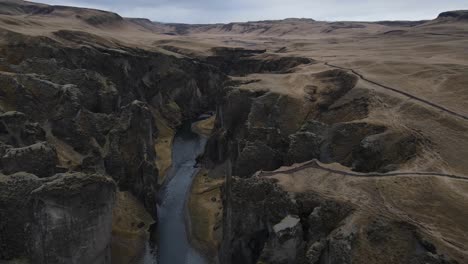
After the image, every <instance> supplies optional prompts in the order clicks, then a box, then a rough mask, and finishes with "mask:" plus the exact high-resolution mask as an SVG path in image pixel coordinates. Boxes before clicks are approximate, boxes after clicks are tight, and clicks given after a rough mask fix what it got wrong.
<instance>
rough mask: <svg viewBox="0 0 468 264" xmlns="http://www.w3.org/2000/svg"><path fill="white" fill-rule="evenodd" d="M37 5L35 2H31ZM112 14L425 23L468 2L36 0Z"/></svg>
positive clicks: (218, 19) (215, 19)
mask: <svg viewBox="0 0 468 264" xmlns="http://www.w3.org/2000/svg"><path fill="white" fill-rule="evenodd" d="M32 1H34V0H32ZM37 1H38V2H43V3H48V4H54V5H71V6H80V7H91V8H97V9H103V10H110V11H113V12H116V13H119V14H120V15H122V16H124V17H144V18H149V19H151V20H153V21H160V22H180V23H215V22H242V21H254V20H265V19H283V18H288V17H305V18H313V19H316V20H327V21H337V20H354V21H376V20H421V19H432V18H435V17H436V16H437V15H438V14H439V13H440V12H443V11H448V10H457V9H468V0H327V1H325V0H237V1H235V0H37Z"/></svg>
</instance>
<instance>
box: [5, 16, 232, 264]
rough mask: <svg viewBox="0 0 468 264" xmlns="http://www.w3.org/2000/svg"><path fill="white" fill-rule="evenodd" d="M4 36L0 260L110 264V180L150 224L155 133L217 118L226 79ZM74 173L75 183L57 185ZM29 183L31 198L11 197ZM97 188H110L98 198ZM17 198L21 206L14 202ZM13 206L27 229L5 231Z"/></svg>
mask: <svg viewBox="0 0 468 264" xmlns="http://www.w3.org/2000/svg"><path fill="white" fill-rule="evenodd" d="M54 12H55V11H54ZM98 20H99V19H98ZM93 21H94V20H93ZM97 22H99V21H97ZM2 33H3V34H4V37H3V40H5V41H6V42H5V43H3V44H2V46H1V47H0V54H1V57H2V60H1V64H2V66H1V67H2V68H3V69H4V71H2V73H1V74H0V84H1V85H2V89H1V96H0V111H1V114H0V141H1V148H0V154H1V155H0V156H1V157H0V161H1V162H0V164H1V166H0V169H1V171H2V173H3V174H4V175H3V176H2V177H3V178H2V179H3V180H2V183H3V182H6V183H5V184H6V185H5V188H2V190H4V189H6V191H7V193H2V195H4V196H5V197H8V201H6V202H5V204H4V205H3V206H2V208H1V209H2V210H3V209H4V208H5V210H6V211H4V212H3V213H2V217H1V219H2V220H0V222H1V226H2V227H4V228H2V229H1V230H2V235H1V237H2V243H1V245H2V256H1V259H14V258H24V257H26V258H31V259H32V258H34V259H35V261H37V263H110V262H109V261H110V252H109V249H110V242H111V241H110V240H111V239H110V228H111V219H112V209H113V196H114V193H115V188H114V187H112V186H113V182H112V181H111V180H110V179H108V178H104V176H108V177H110V178H112V180H113V181H115V183H116V184H117V186H118V188H119V189H120V190H122V191H130V192H131V193H132V194H133V195H134V196H135V197H136V198H137V199H138V200H139V201H140V202H141V203H142V204H143V205H144V206H145V208H146V209H147V210H148V211H149V212H151V214H152V216H153V217H155V216H156V214H157V212H156V206H155V205H156V198H155V197H156V196H157V193H158V190H159V183H158V174H159V170H158V167H157V165H156V164H157V163H156V160H157V158H158V153H157V152H158V150H157V149H156V148H155V146H156V140H157V138H158V137H159V129H158V127H157V124H158V123H160V124H164V125H167V126H169V127H173V128H175V127H176V126H178V124H180V122H181V121H182V120H183V119H186V118H192V117H195V116H197V115H198V114H199V113H201V112H202V111H205V110H207V109H210V108H211V109H213V108H214V105H215V102H216V100H217V97H218V96H219V95H221V94H222V88H223V86H222V83H223V81H224V80H225V77H224V75H223V74H222V73H220V72H219V71H218V70H217V69H216V68H214V67H212V66H210V65H206V64H203V63H196V62H194V61H192V60H189V59H177V58H174V57H170V56H167V55H163V54H159V53H153V52H147V51H143V50H136V49H130V48H126V47H121V49H119V50H117V49H110V48H103V47H101V46H99V45H96V46H87V45H84V46H80V45H76V43H75V44H69V45H64V44H63V43H60V42H58V41H56V40H53V39H51V38H47V37H28V36H24V35H21V34H18V33H13V32H9V31H6V30H3V31H2ZM56 36H58V37H64V38H65V39H66V41H69V42H72V41H77V39H76V38H74V37H70V36H78V37H79V38H86V35H83V34H79V33H76V34H75V33H74V32H68V33H67V34H66V35H63V34H57V35H56ZM200 73H203V74H200ZM156 119H158V120H156ZM67 171H69V172H70V173H71V174H70V175H71V176H68V174H56V173H60V172H67ZM22 172H28V173H31V174H24V173H23V174H21V173H22ZM75 172H82V173H83V174H76V173H75ZM15 173H20V174H15ZM24 175H27V176H24ZM93 175H96V176H93ZM97 175H101V176H97ZM36 176H37V177H41V178H43V180H41V179H38V178H37V177H36ZM10 177H11V179H10ZM23 178H24V179H23ZM101 178H102V179H101ZM23 181H27V182H28V184H26V185H25V186H24V187H22V188H24V189H17V188H14V187H12V186H14V185H17V184H21V183H20V182H23ZM100 181H105V182H106V184H107V185H108V186H106V187H102V190H100V189H99V188H100V187H99V184H101V183H100ZM97 190H99V192H97ZM95 192H97V193H95ZM61 193H62V194H61ZM79 193H81V194H79ZM61 195H63V197H62V196H61ZM67 195H69V196H67ZM19 197H26V199H25V201H17V202H16V201H14V200H15V199H19ZM28 197H30V198H28ZM80 197H81V198H80ZM87 199H93V203H89V204H88V203H87ZM80 201H81V203H82V205H81V206H82V207H79V203H80ZM18 202H21V203H22V205H24V206H23V207H24V211H21V212H18V213H17V214H16V215H15V216H14V218H15V219H16V218H18V219H19V218H21V216H25V215H28V217H25V218H24V219H22V220H21V221H18V222H17V223H14V225H15V227H14V228H9V225H11V224H13V223H10V222H11V219H13V218H11V217H7V215H8V214H10V212H11V210H12V209H13V208H15V207H11V206H12V205H18V204H17V203H18ZM56 218H57V219H56ZM51 219H52V220H53V222H52V223H53V224H52V225H50V223H49V221H50V220H51ZM85 225H86V226H88V228H87V229H86V231H84V226H85ZM89 226H91V227H92V228H91V227H89ZM26 227H27V228H29V229H28V230H31V231H30V232H29V231H28V232H25V231H24V230H26ZM148 228H149V227H148V226H147V227H146V229H148ZM20 231H21V232H20ZM15 232H17V233H18V234H15ZM15 241H16V242H15ZM22 241H29V242H30V243H33V242H34V243H35V244H34V245H31V246H28V245H29V244H24V245H21V242H22ZM63 241H68V242H67V243H63ZM29 242H28V243H29ZM77 248H82V250H76V249H77ZM43 249H47V250H43ZM72 249H73V250H72Z"/></svg>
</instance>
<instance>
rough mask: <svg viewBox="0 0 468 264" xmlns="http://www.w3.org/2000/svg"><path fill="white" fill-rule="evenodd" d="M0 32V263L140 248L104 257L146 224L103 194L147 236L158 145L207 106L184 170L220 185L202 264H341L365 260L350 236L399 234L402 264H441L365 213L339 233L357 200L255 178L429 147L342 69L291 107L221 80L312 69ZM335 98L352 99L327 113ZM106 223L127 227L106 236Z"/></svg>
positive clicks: (375, 160)
mask: <svg viewBox="0 0 468 264" xmlns="http://www.w3.org/2000/svg"><path fill="white" fill-rule="evenodd" d="M2 33H3V34H7V35H8V36H9V37H8V40H9V41H10V42H9V43H6V44H4V45H3V46H2V47H1V49H0V57H1V61H0V67H1V69H2V71H1V73H0V85H2V90H1V94H0V106H1V109H0V110H1V114H0V141H1V145H0V154H1V155H0V156H1V157H2V158H1V159H2V160H1V164H2V170H3V173H4V174H5V175H3V174H2V175H0V187H1V188H0V198H1V199H0V203H1V206H0V219H1V220H0V259H2V260H3V259H5V260H16V259H26V260H29V261H30V263H91V264H93V263H96V264H97V263H131V261H132V260H134V259H135V258H138V256H139V255H140V254H141V250H142V247H138V246H135V247H134V248H132V250H129V251H128V252H124V251H119V252H113V251H112V250H113V249H114V250H115V249H116V248H118V247H113V241H116V240H119V241H124V243H125V241H131V240H143V241H145V240H146V239H148V238H147V237H146V236H147V235H148V234H147V233H148V230H149V228H150V225H151V224H153V223H151V221H150V220H147V219H146V220H144V221H143V220H142V219H143V218H144V217H143V216H141V217H140V216H138V217H136V218H135V219H131V218H132V217H133V214H132V215H131V217H130V219H126V217H127V216H128V215H126V216H122V215H121V214H124V215H125V214H126V211H125V210H123V209H122V210H117V211H116V208H119V207H120V206H122V204H121V202H125V201H126V199H125V198H124V199H116V197H117V196H118V195H120V194H119V193H123V192H126V193H130V194H131V196H133V197H134V198H135V200H136V201H138V203H140V204H141V205H142V207H143V208H144V209H145V210H146V213H148V214H149V215H150V216H151V218H152V221H156V223H155V225H156V226H158V224H159V223H158V222H157V219H158V214H159V213H165V212H158V210H157V207H156V204H158V199H157V197H159V196H160V195H161V186H162V183H163V182H164V180H162V179H164V176H166V175H169V176H170V175H171V172H170V166H167V164H171V162H172V164H176V165H177V164H178V163H177V159H178V158H179V156H171V155H167V154H164V155H163V154H162V153H167V149H164V148H168V146H169V148H172V147H173V144H172V140H174V136H175V135H176V131H177V129H179V128H180V126H181V125H182V124H184V122H188V121H189V120H194V119H196V118H197V117H198V116H199V115H200V114H202V113H205V112H207V111H213V112H215V114H216V120H215V121H214V127H213V130H212V133H211V134H210V137H209V138H208V139H207V143H206V149H205V152H204V153H200V154H201V155H200V156H199V157H197V158H196V160H197V161H198V162H199V166H202V167H203V168H204V169H205V170H207V171H209V172H210V174H209V177H213V178H217V179H224V178H226V182H227V184H224V185H223V186H222V187H221V188H220V189H221V193H222V194H221V196H222V199H223V200H222V216H223V220H222V223H221V226H222V230H223V236H222V238H221V240H220V241H218V244H219V248H216V249H215V252H216V253H215V255H216V256H214V257H213V256H211V258H210V259H214V262H219V263H226V264H228V263H234V264H235V263H246V264H249V263H351V262H352V260H356V259H357V260H362V259H364V257H363V258H362V259H360V258H359V256H358V257H356V258H355V256H354V255H353V254H354V253H355V252H354V251H353V247H354V246H356V245H357V244H359V241H377V242H376V243H380V244H379V245H381V247H382V248H385V247H386V246H387V245H390V244H392V243H395V241H396V240H392V237H391V235H390V234H398V235H401V237H405V238H407V241H409V242H408V244H411V245H404V246H403V248H404V249H402V253H401V254H402V255H404V257H405V259H407V260H408V261H413V262H412V263H450V262H449V260H446V258H445V256H442V255H438V254H437V250H436V249H435V248H436V247H435V246H434V245H433V244H432V243H431V242H429V240H428V239H426V238H425V237H423V236H422V235H421V234H420V233H419V232H418V229H417V227H416V226H413V225H411V224H410V223H406V222H394V221H393V220H392V219H390V220H389V219H386V218H381V217H379V216H378V215H369V216H367V215H366V217H368V218H369V222H366V223H363V224H361V225H360V227H362V229H363V230H365V231H363V232H364V233H358V232H354V231H349V230H345V229H343V228H342V227H343V226H344V225H345V224H349V222H346V221H351V220H353V219H354V217H356V215H358V214H364V213H362V211H359V210H358V209H357V207H356V205H354V204H352V203H350V202H349V201H343V200H337V199H334V198H327V197H324V196H322V195H320V194H318V193H313V192H305V193H302V194H297V193H294V194H292V193H288V192H287V191H285V190H284V189H282V187H281V186H279V185H278V184H277V182H276V181H275V180H274V179H267V178H261V177H256V176H257V175H256V173H257V172H258V171H273V170H276V169H278V168H280V167H281V166H290V165H293V164H296V163H301V162H305V161H309V160H313V159H317V160H319V161H322V162H324V163H331V162H337V163H340V164H341V165H343V166H346V167H349V168H351V169H352V170H354V171H357V172H370V171H372V172H375V171H377V172H388V171H393V170H395V168H397V167H398V166H399V164H401V163H404V162H406V161H408V160H410V159H412V158H413V157H414V156H415V154H416V153H418V151H419V147H420V143H421V142H425V141H427V140H428V139H426V138H419V137H417V136H415V134H413V133H409V132H405V131H397V130H394V129H392V128H391V127H386V126H385V125H376V124H371V123H368V122H366V120H365V117H366V115H367V113H368V107H369V105H370V104H371V102H369V101H368V99H367V98H366V97H365V96H363V95H362V93H363V91H362V90H358V89H354V88H355V85H356V83H357V77H356V76H354V75H352V74H351V73H348V72H346V71H343V70H338V69H334V70H327V71H323V72H320V73H318V74H317V75H316V79H317V82H320V83H322V84H324V85H325V87H327V88H329V89H327V90H321V89H320V88H319V87H317V86H314V84H311V85H310V86H308V87H307V88H306V89H305V90H306V91H305V92H306V94H307V96H306V97H305V98H296V97H292V96H288V95H285V94H279V93H275V92H269V91H253V90H245V89H242V87H240V86H241V85H242V83H240V82H236V81H233V80H231V79H230V77H228V75H227V74H230V75H242V76H244V75H247V74H251V73H274V74H286V73H288V72H290V71H293V70H294V67H297V66H299V65H302V64H309V63H315V62H314V61H313V60H310V59H302V58H298V57H282V58H277V57H275V56H266V55H262V54H264V51H255V50H253V51H252V50H242V49H234V50H231V49H223V48H217V49H215V50H214V51H215V54H216V55H215V56H213V57H208V58H191V59H190V58H177V57H174V56H170V55H166V54H162V53H157V52H149V51H145V50H140V49H135V48H129V47H124V46H121V47H119V48H118V49H116V48H106V47H103V46H101V45H89V44H88V45H83V46H80V45H76V44H71V45H64V44H63V43H60V42H58V41H56V40H54V39H51V38H46V37H26V36H23V35H20V34H16V33H13V32H2ZM67 37H69V35H67ZM239 58H240V59H239ZM345 94H347V95H349V94H351V95H352V96H351V98H352V100H348V101H345V102H343V103H341V104H338V105H336V104H335V103H336V102H337V101H338V100H340V99H341V98H342V97H343V96H344V95H345ZM343 113H346V114H343ZM176 137H177V136H176ZM175 140H178V138H176V139H175ZM174 144H177V143H174ZM163 151H164V152H163ZM169 153H171V152H170V151H169ZM197 154H198V153H197ZM35 157H39V158H38V159H35ZM171 157H172V158H171ZM165 159H166V160H165ZM169 159H170V160H169ZM12 160H14V162H13V161H12ZM162 164H165V165H164V166H165V167H164V166H163V165H162ZM188 165H189V166H193V165H195V164H192V163H189V164H188ZM231 174H232V175H231ZM125 197H127V196H125ZM128 200H130V199H128ZM122 208H124V207H122ZM89 212H93V213H91V214H90V213H89ZM116 212H117V213H116ZM355 212H357V213H356V214H354V213H355ZM135 215H137V214H135ZM118 219H125V221H128V225H126V224H124V223H123V222H121V223H120V225H119V229H118V230H117V229H116V228H115V225H116V224H115V221H117V220H118ZM366 219H367V218H366ZM113 221H114V225H113ZM122 221H124V220H122ZM344 223H345V224H344ZM113 227H114V228H113ZM363 234H365V237H364V238H363V236H364V235H363ZM116 237H117V238H116ZM142 237H143V239H142ZM386 237H390V238H388V239H387V238H386ZM63 241H67V243H64V242H63ZM90 245H91V246H90ZM392 245H393V244H392ZM414 245H415V246H414ZM164 246H165V245H159V246H158V248H159V249H160V248H163V247H164ZM119 247H121V245H120V246H119ZM413 247H416V248H417V250H416V249H414V248H413ZM45 248H47V249H48V250H44V249H45ZM78 248H79V249H80V250H77V249H78ZM407 248H410V249H408V250H407ZM413 249H414V250H413ZM354 258H355V259H354ZM70 260H71V262H70ZM31 261H32V262H31ZM427 261H429V262H427Z"/></svg>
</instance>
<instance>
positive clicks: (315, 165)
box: [257, 159, 468, 181]
mask: <svg viewBox="0 0 468 264" xmlns="http://www.w3.org/2000/svg"><path fill="white" fill-rule="evenodd" d="M306 168H315V169H320V170H324V171H328V172H331V173H336V174H341V175H346V176H350V177H359V178H381V177H396V176H435V177H444V178H451V179H457V180H464V181H468V177H466V176H461V175H454V174H446V173H437V172H394V173H378V172H374V173H366V174H363V173H353V172H349V171H342V170H336V169H330V168H327V167H325V166H322V165H320V164H319V163H318V162H317V160H315V159H314V160H311V161H308V162H306V163H304V164H302V165H300V166H298V167H294V168H291V169H287V170H281V171H260V172H259V173H258V174H257V175H258V176H273V175H275V174H280V173H282V174H291V173H294V172H297V171H300V170H303V169H306Z"/></svg>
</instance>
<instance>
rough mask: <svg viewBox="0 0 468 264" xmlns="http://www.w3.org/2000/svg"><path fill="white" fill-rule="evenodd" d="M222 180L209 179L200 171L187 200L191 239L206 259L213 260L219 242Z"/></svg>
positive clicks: (205, 172) (206, 173) (203, 170)
mask: <svg viewBox="0 0 468 264" xmlns="http://www.w3.org/2000/svg"><path fill="white" fill-rule="evenodd" d="M223 182H224V180H222V179H221V180H220V179H211V178H210V177H209V176H208V172H207V171H206V170H205V169H202V170H201V171H200V172H199V173H198V174H197V176H196V177H195V179H194V181H193V185H192V190H191V195H190V199H189V204H188V206H189V213H190V223H191V228H190V230H191V237H192V239H193V240H194V242H195V243H193V244H194V245H195V246H197V247H199V249H200V250H201V251H202V252H204V253H205V254H206V255H207V257H209V258H215V257H216V252H217V250H218V246H219V243H220V241H221V225H220V223H221V221H222V202H221V197H220V194H221V189H220V187H221V185H222V184H223Z"/></svg>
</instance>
